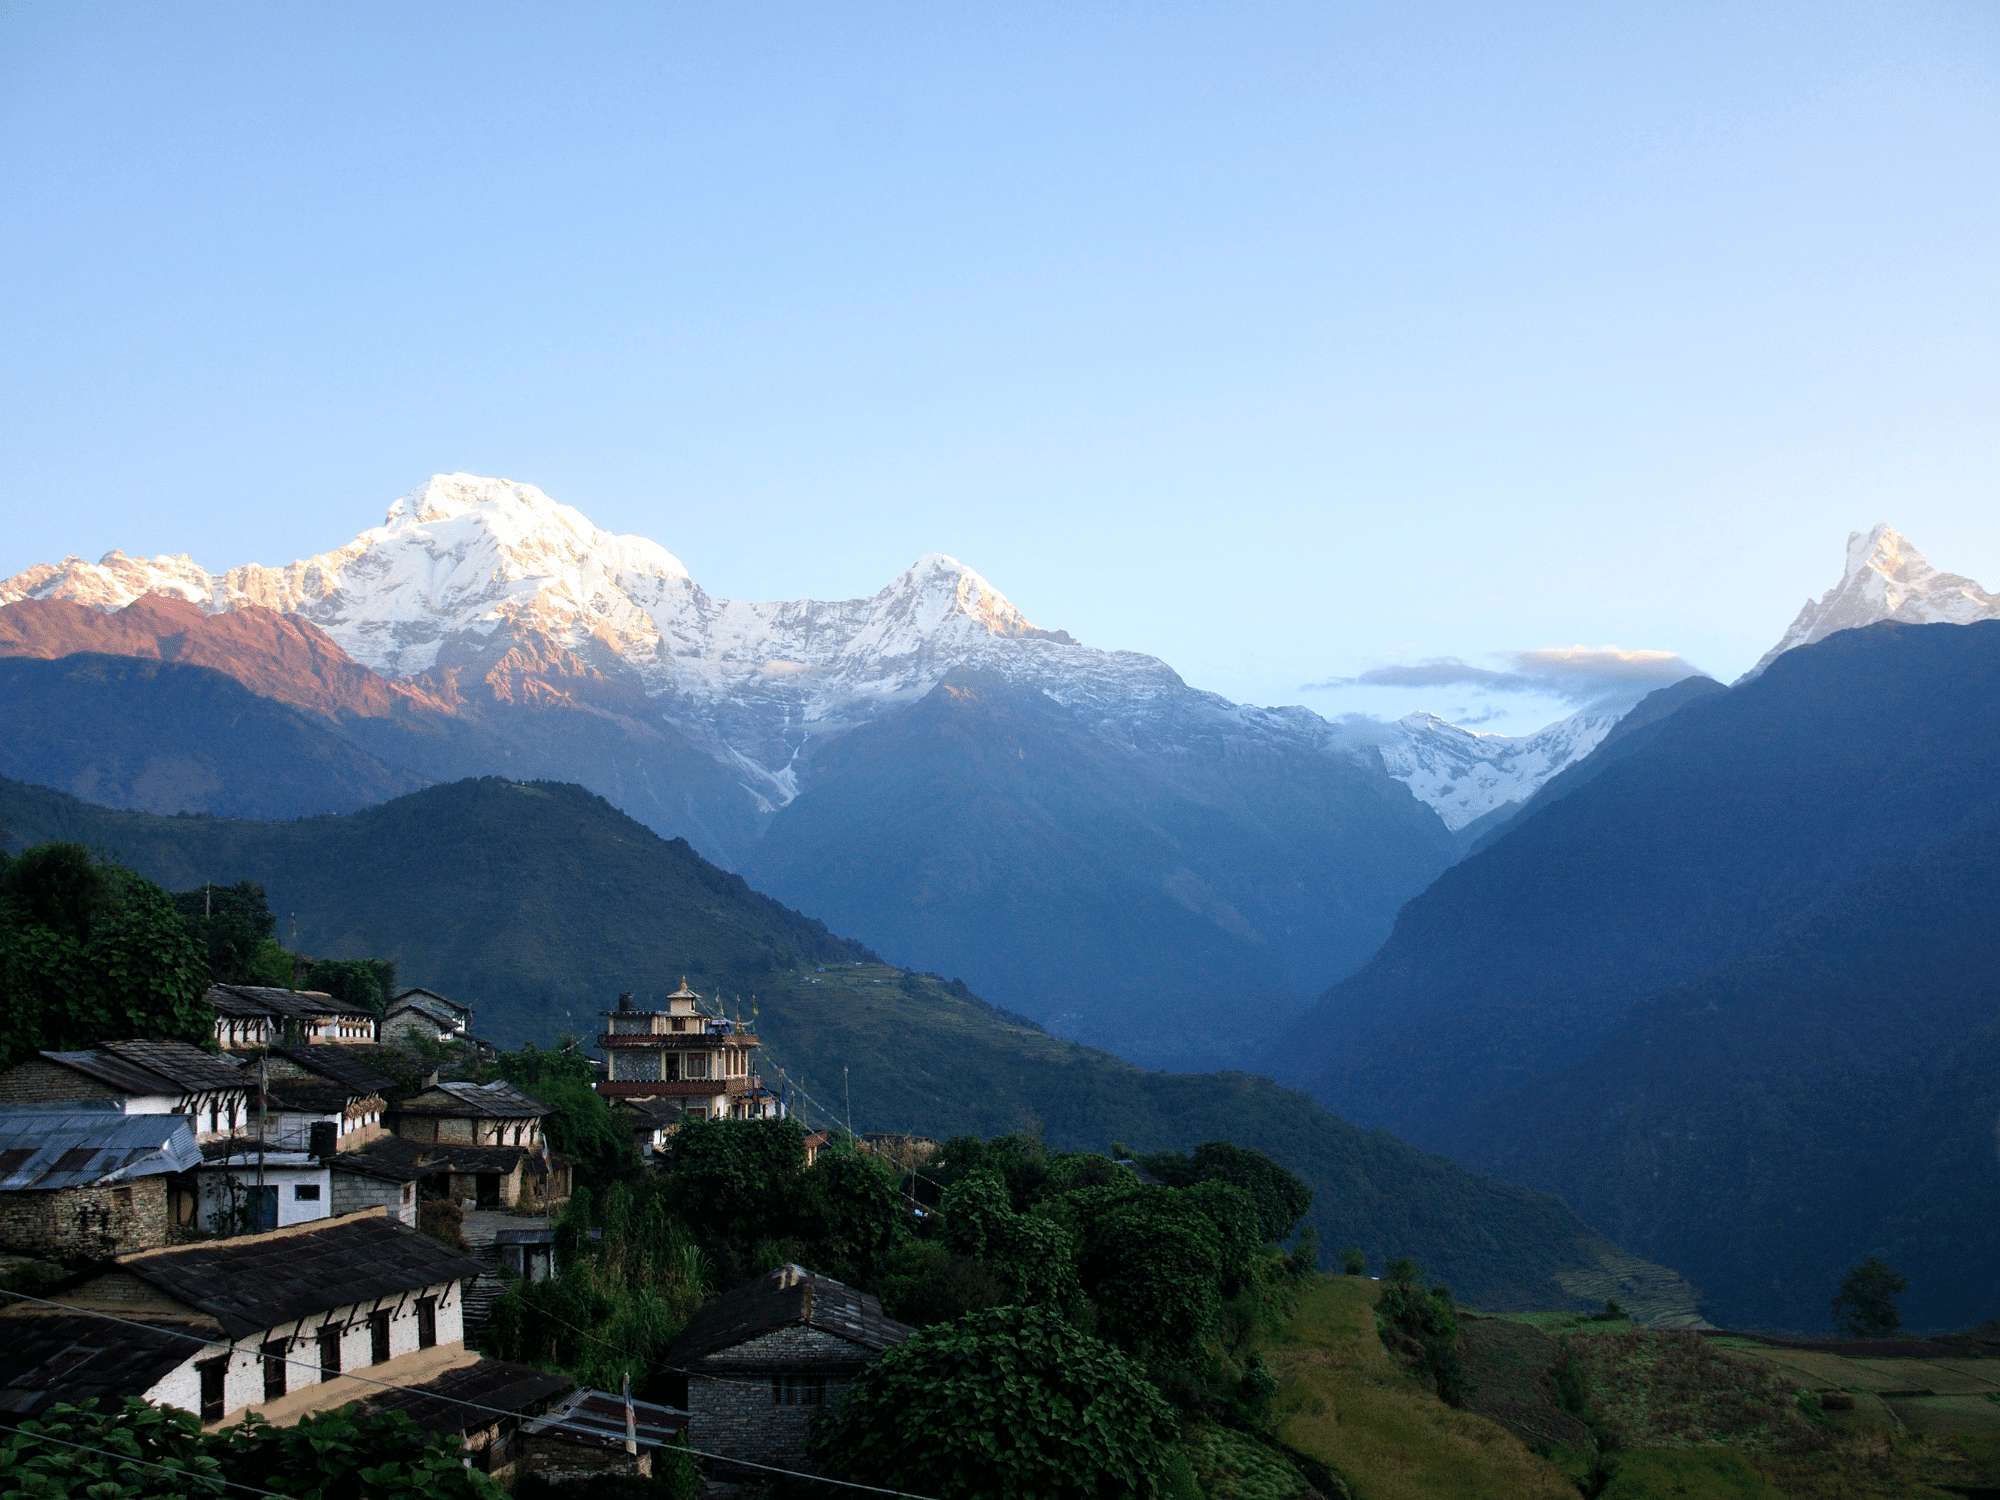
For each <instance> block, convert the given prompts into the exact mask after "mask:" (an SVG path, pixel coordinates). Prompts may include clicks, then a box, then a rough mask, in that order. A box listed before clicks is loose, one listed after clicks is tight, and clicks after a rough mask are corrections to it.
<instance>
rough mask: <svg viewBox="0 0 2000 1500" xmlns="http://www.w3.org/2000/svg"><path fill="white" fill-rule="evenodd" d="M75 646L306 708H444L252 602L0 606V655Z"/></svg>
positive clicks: (382, 711) (323, 636) (65, 652)
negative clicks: (203, 672) (201, 672)
mask: <svg viewBox="0 0 2000 1500" xmlns="http://www.w3.org/2000/svg"><path fill="white" fill-rule="evenodd" d="M82 651H93V652H101V653H103V654H105V655H108V656H137V657H145V658H150V659H155V660H159V661H176V662H185V663H188V664H189V665H191V666H198V667H208V668H210V669H212V670H214V671H218V672H222V673H225V674H227V675H228V676H230V677H233V678H235V679H236V680H237V681H238V682H240V683H242V684H243V686H245V687H246V688H248V689H250V691H252V692H253V693H256V694H258V695H259V696H260V697H265V698H271V699H275V700H276V701H278V702H280V703H289V704H291V705H292V706H293V707H295V708H303V709H306V710H308V711H309V712H312V713H320V714H327V715H334V716H337V715H342V714H354V715H359V716H361V717H364V718H383V717H387V716H390V715H402V714H408V713H418V714H423V713H450V712H452V711H453V708H452V706H451V705H449V704H447V703H446V702H445V701H443V700H442V699H440V698H439V697H437V696H435V695H434V694H432V693H429V692H426V691H424V690H423V689H422V688H419V687H416V686H412V685H409V684H406V683H400V682H391V681H389V680H388V679H387V678H385V677H382V676H380V675H379V674H377V673H375V672H371V671H369V670H368V668H366V667H364V666H362V665H361V664H360V663H358V662H356V661H354V660H353V659H352V658H350V657H349V656H348V655H347V653H346V652H345V651H342V650H341V649H340V647H339V646H338V645H336V644H335V643H334V641H333V638H332V637H331V636H329V635H327V633H326V632H325V631H323V630H321V629H320V628H319V627H318V626H316V625H311V624H308V623H306V622H305V621H304V620H300V619H297V618H296V617H294V616H291V615H282V614H279V613H277V612H276V611H275V610H269V609H264V608H261V607H259V606H256V605H246V606H244V607H242V608H239V609H234V610H230V611H229V612H227V613H226V614H218V615H211V614H205V613H203V611H202V610H201V609H200V608H199V607H198V606H196V605H193V604H190V603H188V602H187V601H186V600H184V599H173V598H168V597H166V596H164V595H158V594H149V595H147V596H146V597H145V598H143V599H138V600H135V601H134V602H133V603H131V604H129V605H127V606H126V607H125V608H123V609H120V610H112V611H105V610H97V609H91V608H89V607H87V606H85V605H81V604H71V603H69V602H67V601H64V600H59V599H22V600H19V601H17V602H15V603H13V604H10V605H8V606H7V607H6V608H4V609H0V656H34V657H42V658H55V657H60V656H72V655H75V654H76V653H78V652H82Z"/></svg>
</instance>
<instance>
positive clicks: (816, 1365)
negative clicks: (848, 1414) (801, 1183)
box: [662, 1265, 915, 1468]
mask: <svg viewBox="0 0 2000 1500" xmlns="http://www.w3.org/2000/svg"><path fill="white" fill-rule="evenodd" d="M914 1331H915V1330H914V1329H912V1328H910V1327H909V1326H908V1325H906V1324H903V1323H899V1322H897V1321H896V1320H895V1319H894V1318H891V1317H889V1316H888V1315H887V1314H886V1313H884V1312H883V1311H882V1304H881V1303H880V1302H879V1301H878V1300H877V1299H876V1298H874V1297H872V1296H870V1295H869V1294H868V1293H866V1292H862V1291H857V1290H856V1289H855V1288H853V1287H850V1286H847V1285H845V1284H844V1283H842V1282H838V1281H835V1280H833V1279H832V1278H831V1277H828V1276H816V1275H814V1274H813V1273H812V1272H811V1271H808V1270H806V1269H805V1268H804V1267H803V1266H796V1265H788V1266H780V1267H779V1268H778V1269H777V1270H775V1271H772V1272H770V1273H769V1274H768V1275H765V1276H760V1277H758V1278H757V1279H756V1280H754V1281H750V1282H745V1283H744V1284H743V1285H742V1286H739V1287H736V1288H734V1289H733V1290H731V1291H728V1292H725V1293H724V1294H723V1295H722V1296H721V1297H719V1298H717V1299H716V1300H715V1301H714V1302H711V1303H710V1304H709V1305H708V1306H707V1307H705V1308H703V1309H702V1310H701V1311H700V1312H698V1313H696V1314H695V1315H694V1317H693V1318H692V1319H691V1320H690V1321H689V1323H688V1326H687V1327H686V1329H684V1330H683V1331H682V1333H681V1336H680V1337H679V1338H677V1339H676V1340H675V1341H674V1342H673V1344H672V1345H671V1346H670V1347H669V1348H668V1350H667V1352H666V1355H665V1356H664V1358H663V1360H662V1363H663V1364H665V1365H667V1366H668V1367H669V1368H671V1369H677V1370H681V1371H684V1372H685V1378H686V1381H687V1400H686V1402H685V1403H684V1405H685V1406H686V1408H687V1413H688V1443H689V1445H690V1446H692V1447H695V1448H699V1449H701V1450H703V1451H704V1452H707V1453H712V1454H717V1455H719V1456H721V1457H723V1458H742V1459H748V1460H750V1461H751V1462H753V1463H761V1464H776V1465H779V1466H781V1467H790V1468H804V1467H806V1466H807V1450H808V1439H809V1437H810V1435H811V1431H812V1424H813V1420H814V1419H815V1418H816V1417H818V1416H819V1414H820V1413H821V1412H822V1411H824V1410H825V1409H826V1408H827V1407H828V1406H830V1405H831V1404H833V1403H834V1402H836V1401H838V1400H839V1399H840V1397H841V1395H842V1394H843V1393H844V1392H845V1391H846V1390H847V1388H848V1386H850V1385H852V1384H853V1382H854V1379H855V1377H856V1376H857V1375H859V1374H860V1373H861V1370H862V1369H863V1368H864V1367H865V1366H866V1365H867V1364H868V1362H869V1361H870V1360H872V1359H874V1358H875V1356H876V1355H878V1354H880V1353H881V1352H882V1351H883V1350H884V1349H888V1348H892V1347H894V1346H895V1345H897V1344H900V1343H901V1342H902V1341H903V1340H904V1339H906V1338H908V1337H909V1336H910V1335H911V1334H912V1333H913V1332H914Z"/></svg>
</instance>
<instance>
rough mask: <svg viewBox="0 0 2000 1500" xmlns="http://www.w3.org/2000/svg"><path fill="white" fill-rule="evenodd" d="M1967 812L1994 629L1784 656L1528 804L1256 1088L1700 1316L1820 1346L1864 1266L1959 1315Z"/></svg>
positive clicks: (1955, 629)
mask: <svg viewBox="0 0 2000 1500" xmlns="http://www.w3.org/2000/svg"><path fill="white" fill-rule="evenodd" d="M1996 786H2000V623H1987V624H1977V625H1968V626H1950V625H1936V626H1898V625H1884V626H1877V627H1874V628H1872V629H1867V630H1854V631H1846V632H1842V633H1841V634H1838V635H1835V636H1832V637H1830V638H1829V639H1827V640H1825V641H1823V642H1820V643H1818V644H1816V645H1812V646H1809V647H1805V648H1802V649H1799V650H1795V651H1792V652H1789V653H1787V654H1786V655H1784V656H1783V657H1780V658H1779V659H1778V660H1777V661H1775V662H1773V663H1772V665H1771V666H1770V667H1769V668H1768V669H1767V670H1766V671H1765V672H1764V673H1763V674H1762V675H1760V676H1759V677H1757V678H1756V679H1754V680H1752V681H1750V682H1747V683H1745V684H1742V685H1740V686H1738V687H1736V688H1734V689H1732V690H1730V691H1728V692H1726V693H1716V692H1708V693H1706V694H1704V695H1696V696H1693V699H1692V701H1689V702H1686V703H1684V704H1683V705H1682V706H1681V707H1680V708H1679V709H1678V711H1677V712H1674V713H1672V714H1670V715H1668V716H1667V717H1665V718H1661V719H1657V720H1656V721H1655V722H1653V723H1651V724H1649V725H1646V726H1644V727H1643V728H1641V729H1639V730H1638V731H1636V732H1635V733H1633V734H1632V735H1631V736H1629V738H1627V739H1626V740H1625V741H1624V742H1623V743H1621V744H1618V745H1612V746H1607V749H1606V752H1605V759H1604V760H1603V761H1602V762H1596V763H1593V762H1586V763H1585V764H1584V765H1583V766H1581V767H1579V768H1577V769H1576V770H1575V771H1572V772H1570V773H1568V775H1566V776H1565V777H1562V778H1558V780H1557V781H1556V782H1554V783H1552V784H1551V785H1550V787H1549V788H1547V789H1546V790H1545V792H1544V794H1543V797H1542V798H1541V799H1540V800H1539V803H1538V805H1537V806H1535V807H1533V808H1531V809H1529V810H1528V811H1527V812H1526V813H1525V814H1524V815H1523V816H1522V817H1521V818H1520V819H1518V820H1517V821H1516V822H1515V823H1514V824H1512V825H1511V826H1509V827H1508V828H1506V829H1505V830H1504V831H1503V832H1502V833H1501V834H1500V835H1499V836H1498V837H1497V838H1495V839H1494V840H1493V841H1492V843H1491V844H1490V845H1489V846H1488V847H1487V848H1485V849H1484V850H1483V851H1481V852H1479V853H1477V854H1475V855H1473V856H1472V857H1471V858H1469V859H1468V860H1466V861H1465V862H1464V863H1463V864H1461V865H1459V866H1458V867H1456V868H1455V869H1453V870H1452V871H1450V872H1449V873H1448V874H1446V875H1445V876H1444V877H1442V878H1441V879H1440V880H1439V881H1438V882H1437V883H1436V884H1435V885H1434V886H1433V887H1432V888H1431V889H1430V890H1429V891H1427V892H1426V893H1425V894H1424V895H1423V896H1421V897H1419V898H1418V899H1416V900H1415V901H1413V902H1411V903H1410V905H1409V906H1408V907H1407V908H1405V910H1404V913H1403V915H1402V917H1401V918H1400V919H1399V921H1398V924H1397V928H1396V932H1395V934H1394V935H1393V936H1392V937H1391V939H1390V941H1389V943H1388V944H1387V945H1386V946H1385V947H1384V949H1383V951H1382V952H1381V953H1380V954H1379V955H1378V956H1377V957H1376V958H1375V959H1374V960H1373V961H1372V962H1371V963H1370V964H1369V966H1368V967H1367V968H1366V969H1364V970H1363V971H1362V972H1361V973H1360V974H1358V975H1356V976H1354V977H1353V978H1352V979H1351V980H1349V981H1347V982H1345V983H1343V984H1341V985H1339V986H1336V987H1335V989H1334V990H1333V991H1332V992H1330V993H1329V995H1328V996H1327V997H1326V999H1325V1000H1324V1001H1322V1003H1321V1005H1320V1007H1319V1009H1318V1010H1317V1012H1316V1013H1315V1014H1314V1016H1313V1017H1312V1018H1311V1019H1310V1020H1309V1021H1308V1022H1306V1023H1304V1024H1302V1025H1301V1026H1300V1027H1299V1028H1297V1029H1296V1030H1295V1031H1294V1032H1293V1033H1292V1034H1291V1035H1290V1036H1289V1037H1288V1038H1287V1039H1286V1041H1285V1044H1284V1046H1282V1047H1281V1048H1279V1049H1275V1050H1274V1052H1273V1053H1272V1057H1273V1061H1274V1066H1277V1067H1278V1068H1280V1069H1281V1070H1282V1076H1285V1077H1288V1078H1290V1079H1292V1080H1294V1081H1298V1082H1301V1083H1303V1084H1306V1085H1308V1086H1309V1087H1311V1088H1312V1090H1313V1091H1314V1092H1315V1094H1316V1095H1317V1096H1318V1097H1319V1098H1320V1099H1321V1100H1322V1101H1323V1102H1325V1103H1327V1104H1328V1105H1329V1106H1330V1107H1332V1108H1335V1109H1338V1110H1341V1111H1342V1112H1345V1113H1351V1114H1352V1115H1353V1116H1354V1117H1356V1118H1359V1119H1362V1120H1366V1121H1369V1122H1371V1123H1376V1124H1382V1125H1385V1126H1387V1127H1388V1128H1391V1129H1393V1130H1396V1131H1397V1132H1398V1133H1399V1134H1402V1135H1405V1136H1406V1137H1408V1138H1410V1139H1413V1140H1416V1141H1419V1142H1421V1143H1423V1144H1426V1145H1429V1146H1432V1147H1435V1148H1438V1149H1442V1150H1445V1151H1448V1152H1450V1153H1452V1154H1453V1155H1455V1156H1457V1157H1459V1158H1460V1159H1462V1160H1466V1161H1468V1162H1472V1163H1474V1164H1477V1165H1480V1166H1483V1167H1486V1168H1488V1169H1492V1170H1499V1171H1502V1172H1503V1173H1506V1174H1508V1175H1512V1176H1514V1177H1516V1178H1518V1179H1519V1180H1522V1181H1526V1182H1530V1183H1532V1184H1534V1185H1535V1186H1538V1187H1541V1188H1544V1189H1545V1190H1549V1191H1554V1192H1558V1193H1560V1194H1562V1195H1563V1196H1564V1197H1565V1198H1566V1199H1567V1200H1568V1201H1570V1202H1572V1203H1574V1204H1576V1205H1577V1206H1578V1207H1579V1208H1580V1209H1581V1210H1582V1211H1583V1212H1584V1213H1585V1214H1586V1215H1588V1216H1589V1217H1591V1218H1592V1220H1593V1221H1594V1222H1599V1223H1602V1224H1604V1225H1606V1226H1607V1227H1608V1228H1610V1229H1611V1231H1612V1232H1613V1233H1614V1234H1616V1235H1618V1236H1619V1237H1620V1239H1621V1240H1622V1241H1624V1242H1625V1243H1628V1244H1631V1245H1633V1246H1634V1247H1635V1248H1637V1249H1639V1250H1640V1251H1641V1252H1642V1253H1645V1254H1648V1255H1651V1256H1653V1257H1655V1258H1659V1259H1665V1260H1668V1261H1670V1262H1671V1263H1673V1264H1675V1265H1678V1266H1681V1267H1682V1268H1684V1269H1686V1270H1688V1271H1689V1273H1690V1274H1691V1275H1692V1276H1693V1277H1694V1279H1695V1280H1696V1281H1697V1282H1699V1283H1700V1284H1701V1285H1702V1287H1703V1289H1704V1292H1705V1294H1706V1295H1707V1297H1708V1299H1709V1306H1710V1307H1711V1308H1712V1309H1713V1310H1714V1311H1715V1312H1716V1313H1717V1314H1718V1315H1721V1316H1724V1317H1727V1318H1730V1319H1732V1320H1752V1321H1757V1322H1777V1323H1782V1324H1787V1325H1791V1326H1821V1325H1823V1324H1824V1322H1825V1320H1826V1308H1825V1300H1826V1297H1827V1296H1828V1294H1829V1292H1830V1288H1831V1273H1832V1271H1833V1269H1834V1268H1835V1267H1837V1266H1838V1265H1839V1264H1841V1263H1843V1262H1845V1261H1850V1260H1852V1259H1854V1258H1855V1257H1857V1256H1858V1255H1860V1254H1864V1253H1867V1252H1869V1251H1871V1250H1875V1249H1878V1248H1882V1247H1883V1245H1885V1244H1886V1243H1888V1242H1889V1241H1890V1240H1891V1239H1893V1240H1894V1241H1895V1242H1896V1243H1897V1244H1899V1245H1901V1246H1903V1247H1905V1248H1904V1251H1903V1253H1905V1254H1906V1255H1907V1256H1908V1258H1909V1260H1910V1265H1911V1269H1912V1270H1914V1271H1916V1272H1917V1275H1916V1276H1915V1277H1913V1280H1914V1281H1915V1282H1916V1283H1917V1284H1918V1285H1919V1286H1921V1287H1922V1288H1923V1290H1922V1291H1921V1292H1919V1293H1917V1295H1916V1298H1915V1303H1916V1305H1917V1306H1919V1307H1920V1309H1921V1312H1920V1315H1921V1316H1922V1317H1923V1319H1924V1321H1925V1322H1927V1323H1930V1324H1933V1325H1940V1324H1949V1323H1953V1322H1966V1321H1972V1320H1975V1319H1977V1318H1980V1317H1985V1316H1990V1315H1991V1314H1992V1312H1993V1311H1994V1306H1993V1300H1992V1287H1993V1286H1994V1284H1995V1277H1994V1276H1993V1275H1992V1274H1991V1273H1990V1271H1988V1272H1985V1273H1975V1271H1974V1267H1991V1266H1992V1265H1993V1264H1994V1263H1995V1262H1994V1257H1995V1255H1996V1248H1997V1247H2000V1232H1996V1231H1995V1230H1994V1228H1993V1226H1994V1224H1996V1223H2000V1217H1996V1216H1994V1215H1991V1214H1989V1215H1986V1216H1985V1217H1984V1218H1983V1220H1982V1219H1981V1218H1980V1216H1979V1214H1978V1212H1977V1210H1976V1208H1974V1205H1977V1204H1984V1203H1987V1202H1990V1201H1992V1199H1993V1196H1994V1195H1995V1193H1996V1190H2000V1182H1997V1181H1996V1171H1995V1158H1994V1155H1993V1121H1994V1112H1993V1110H1992V1109H1991V1108H1989V1107H1987V1104H1986V1102H1985V1101H1986V1100H1987V1099H1988V1098H1989V1097H1990V1093H1991V1091H1990V1089H1988V1090H1984V1091H1982V1089H1981V1087H1980V1085H1979V1083H1978V1082H1977V1080H1976V1079H1975V1078H1972V1077H1969V1076H1967V1075H1965V1074H1963V1073H1962V1072H1961V1071H1960V1067H1959V1065H1960V1063H1961V1062H1962V1061H1963V1059H1964V1057H1965V1055H1966V1049H1968V1048H1972V1049H1977V1048H1978V1047H1979V1046H1980V1045H1982V1041H1981V1039H1982V1037H1984V1036H1985V1034H1986V1031H1987V1030H1988V1029H1989V1028H1990V1026H1991V1024H1992V1022H1993V1019H1994V1014H1993V1010H1992V1001H1991V985H1990V981H1991V975H1992V973H1993V971H1994V965H1995V960H1996V959H2000V943H1996V939H1995V937H1994V935H1993V934H1994V930H1995V928H1994V924H1993V922H1992V917H1991V914H1992V912H1993V910H1994V908H1995V904H1996V901H2000V855H1996V853H1995V850H1996V849H2000V842H1996V839H1995V837H1994V834H1995V832H1996V812H1995V804H1994V800H1993V789H1994V787H1996ZM1941 1161H1950V1162H1952V1163H1953V1164H1954V1165H1953V1167H1952V1168H1951V1170H1950V1171H1949V1172H1946V1173H1943V1174H1940V1172H1939V1171H1937V1170H1934V1168H1935V1167H1936V1165H1937V1164H1938V1163H1940V1162H1941ZM1913 1169H1915V1170H1916V1171H1917V1172H1919V1173H1920V1174H1921V1175H1922V1177H1923V1181H1924V1184H1925V1192H1926V1194H1927V1195H1928V1196H1926V1197H1924V1198H1920V1199H1912V1198H1911V1196H1910V1194H1911V1191H1912V1187H1913V1183H1912V1175H1913ZM1982 1223H1983V1225H1984V1228H1980V1229H1975V1230H1974V1232H1973V1233H1972V1235H1971V1236H1970V1238H1965V1237H1958V1236H1954V1235H1952V1234H1947V1233H1945V1232H1943V1231H1944V1227H1945V1226H1946V1225H1947V1224H1972V1225H1978V1224H1982ZM1751 1226H1755V1227H1754V1230H1753V1229H1752V1227H1751Z"/></svg>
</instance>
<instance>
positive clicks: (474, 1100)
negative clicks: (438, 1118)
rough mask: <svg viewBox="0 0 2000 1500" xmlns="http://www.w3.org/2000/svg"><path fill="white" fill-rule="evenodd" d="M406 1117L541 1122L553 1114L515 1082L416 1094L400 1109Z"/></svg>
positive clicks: (456, 1085)
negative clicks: (435, 1116)
mask: <svg viewBox="0 0 2000 1500" xmlns="http://www.w3.org/2000/svg"><path fill="white" fill-rule="evenodd" d="M397 1108H398V1109H400V1110H401V1111H402V1113H404V1114H406V1115H444V1116H447V1117H449V1118H452V1119H462V1118H464V1117H465V1116H468V1115H473V1116H477V1117H479V1118H481V1119H488V1120H539V1119H540V1118H541V1117H542V1116H543V1115H545V1114H547V1113H548V1112H549V1107H548V1106H547V1105H546V1104H544V1103H542V1101H541V1100H539V1099H536V1098H533V1097H531V1096H530V1095H527V1094H524V1093H522V1092H521V1091H520V1090H519V1089H517V1088H515V1087H514V1085H513V1084H511V1083H460V1082H457V1081H450V1082H446V1083H440V1084H436V1085H434V1086H432V1087H431V1088H427V1089H425V1090H424V1091H423V1092H422V1093H421V1094H413V1095H412V1096H411V1097H410V1098H408V1099H405V1100H404V1101H403V1102H402V1103H401V1104H400V1105H398V1106H397Z"/></svg>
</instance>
